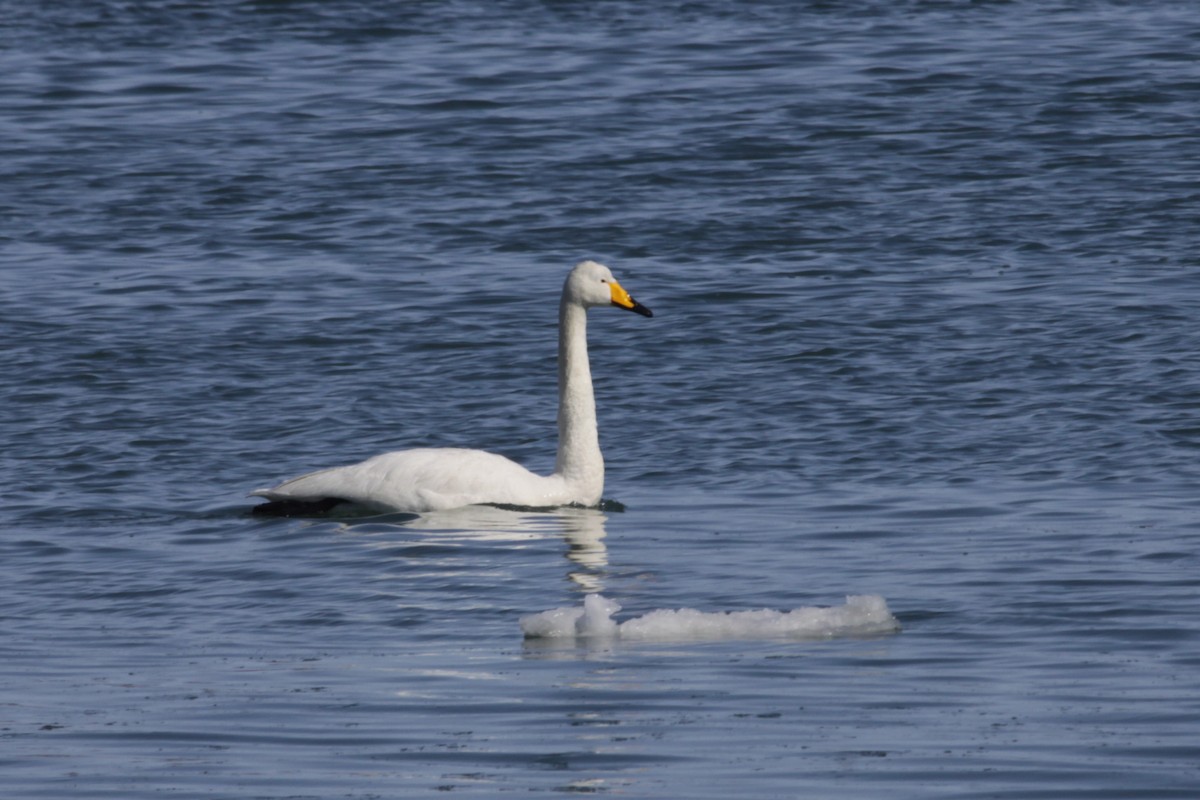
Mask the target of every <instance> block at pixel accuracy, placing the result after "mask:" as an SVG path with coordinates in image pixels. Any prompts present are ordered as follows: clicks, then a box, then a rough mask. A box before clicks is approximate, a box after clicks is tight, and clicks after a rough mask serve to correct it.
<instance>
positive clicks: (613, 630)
mask: <svg viewBox="0 0 1200 800" xmlns="http://www.w3.org/2000/svg"><path fill="white" fill-rule="evenodd" d="M620 610H621V605H620V604H619V603H617V602H616V601H615V600H609V599H607V598H605V597H602V596H601V595H598V594H589V595H588V596H586V597H585V598H583V608H552V609H550V610H549V611H543V612H542V613H540V614H533V615H531V616H528V617H522V618H521V630H522V631H524V632H525V635H526V636H527V637H529V638H531V639H564V638H571V637H575V636H616V635H617V623H616V622H615V621H614V620H613V618H612V615H613V614H615V613H617V612H618V611H620Z"/></svg>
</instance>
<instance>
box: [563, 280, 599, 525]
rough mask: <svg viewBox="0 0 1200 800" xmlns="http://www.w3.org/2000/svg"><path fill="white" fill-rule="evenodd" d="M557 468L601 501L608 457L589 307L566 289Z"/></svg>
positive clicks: (591, 499) (587, 494)
mask: <svg viewBox="0 0 1200 800" xmlns="http://www.w3.org/2000/svg"><path fill="white" fill-rule="evenodd" d="M554 472H555V473H556V474H558V475H561V476H562V477H563V478H565V479H566V481H567V482H568V483H570V484H572V485H574V486H576V487H578V489H579V492H580V494H581V496H583V497H586V498H587V499H586V502H588V503H594V502H599V500H600V493H601V492H602V491H603V489H604V457H603V456H602V455H600V434H599V432H598V431H597V429H596V398H595V396H594V395H593V393H592V372H591V369H590V368H589V366H588V353H587V310H586V309H585V308H584V307H583V306H582V305H580V304H579V303H575V302H571V301H569V300H568V299H567V297H566V292H565V290H564V293H563V300H562V303H561V305H560V306H559V309H558V459H557V461H556V463H555V465H554Z"/></svg>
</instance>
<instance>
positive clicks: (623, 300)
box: [608, 281, 654, 317]
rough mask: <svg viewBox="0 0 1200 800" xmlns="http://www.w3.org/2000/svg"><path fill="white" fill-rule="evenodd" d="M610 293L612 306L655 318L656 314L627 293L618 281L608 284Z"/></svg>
mask: <svg viewBox="0 0 1200 800" xmlns="http://www.w3.org/2000/svg"><path fill="white" fill-rule="evenodd" d="M608 291H609V293H610V294H611V295H612V304H613V305H614V306H620V307H621V308H627V309H629V310H630V311H633V312H634V313H637V314H641V315H642V316H643V317H653V316H654V312H653V311H651V310H650V309H648V308H646V307H645V306H644V305H642V304H641V303H639V302H637V301H636V300H634V299H633V298H632V297H630V296H629V292H627V291H625V287H623V286H621V284H619V283H617V282H616V281H609V282H608Z"/></svg>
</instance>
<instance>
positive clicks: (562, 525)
mask: <svg viewBox="0 0 1200 800" xmlns="http://www.w3.org/2000/svg"><path fill="white" fill-rule="evenodd" d="M607 521H608V517H607V516H605V515H604V513H603V512H601V511H600V510H599V509H595V508H557V509H554V510H553V511H545V512H543V511H524V512H514V511H512V510H510V509H506V508H497V507H495V506H486V505H476V506H464V507H462V508H454V509H449V510H447V511H434V512H430V513H426V514H420V515H418V514H412V515H401V514H396V515H390V516H383V517H371V518H369V519H364V520H362V521H360V522H346V523H344V524H343V525H342V528H341V529H342V531H343V532H344V533H347V534H368V535H372V534H380V533H383V534H385V536H384V537H383V538H381V539H375V540H374V541H372V539H368V540H367V542H368V546H379V547H386V548H390V547H392V546H393V545H394V544H395V540H396V537H395V535H396V534H397V533H399V532H402V531H405V530H416V531H420V532H421V541H422V542H437V543H439V544H447V545H452V546H459V545H462V544H465V543H468V542H487V543H489V544H496V545H504V544H508V545H510V546H513V547H516V548H521V549H523V548H524V547H526V546H527V545H528V543H530V542H536V541H541V540H544V539H552V538H557V537H562V538H563V539H564V540H565V541H566V543H567V552H566V553H565V554H564V555H565V556H566V557H567V560H568V561H570V562H571V565H572V566H571V569H570V570H569V571H568V572H567V577H568V578H569V579H570V580H571V581H572V582H573V583H574V584H576V587H577V588H579V589H582V590H583V591H584V592H586V593H588V594H592V593H595V592H603V591H605V588H606V587H605V582H604V576H605V573H606V571H607V569H608V548H606V547H605V546H604V537H605V535H606V531H605V528H604V526H605V523H606V522H607Z"/></svg>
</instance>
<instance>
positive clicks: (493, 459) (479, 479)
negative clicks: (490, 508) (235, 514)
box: [253, 447, 600, 512]
mask: <svg viewBox="0 0 1200 800" xmlns="http://www.w3.org/2000/svg"><path fill="white" fill-rule="evenodd" d="M566 488H567V487H566V485H565V482H564V481H563V480H562V479H561V477H559V476H557V475H550V476H542V475H535V474H534V473H532V472H530V471H529V470H527V469H525V468H524V467H522V466H521V465H520V464H517V463H516V462H514V461H511V460H510V459H507V458H505V457H504V456H501V455H497V454H496V453H488V452H486V451H484V450H466V449H461V448H454V447H443V448H422V449H417V450H400V451H397V452H393V453H383V454H381V455H377V456H375V457H374V458H369V459H367V460H366V461H363V462H361V463H358V464H351V465H349V466H345V467H334V468H332V469H324V470H321V471H319V472H311V473H309V474H307V475H301V476H300V477H299V478H293V479H292V480H290V481H286V482H284V483H281V484H280V485H279V486H276V487H274V488H272V489H258V490H257V491H255V492H253V494H254V495H255V496H257V497H265V498H267V499H268V500H272V501H284V502H287V501H299V502H303V503H313V502H319V501H325V500H343V501H346V502H350V503H354V504H355V505H359V506H364V507H366V508H370V509H376V510H380V511H391V510H397V509H402V510H405V511H416V512H420V511H441V510H445V509H449V508H458V507H461V506H467V505H476V504H479V503H494V504H499V505H516V506H530V507H549V506H556V505H562V504H564V503H569V502H572V501H574V500H575V498H572V497H568V496H567V491H566ZM599 499H600V498H599V497H597V498H595V499H594V500H588V501H587V502H599Z"/></svg>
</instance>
